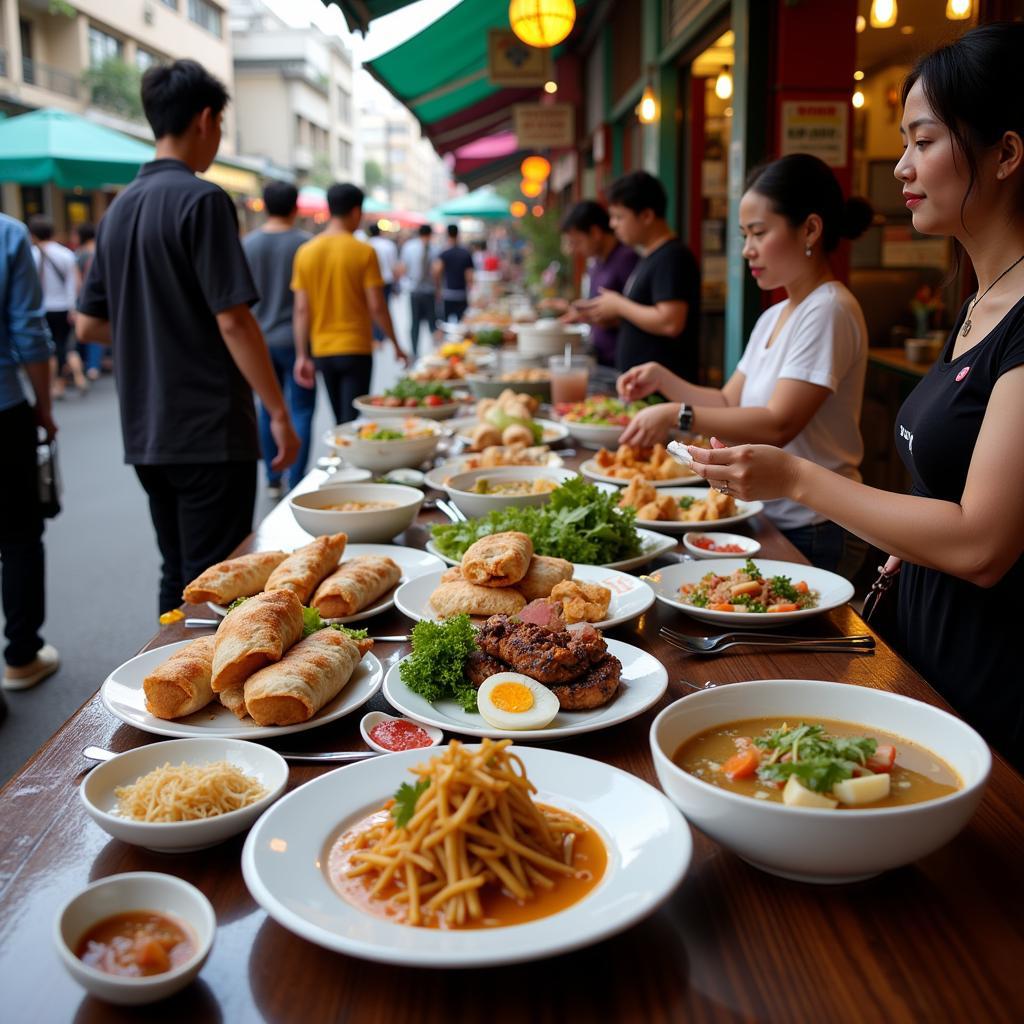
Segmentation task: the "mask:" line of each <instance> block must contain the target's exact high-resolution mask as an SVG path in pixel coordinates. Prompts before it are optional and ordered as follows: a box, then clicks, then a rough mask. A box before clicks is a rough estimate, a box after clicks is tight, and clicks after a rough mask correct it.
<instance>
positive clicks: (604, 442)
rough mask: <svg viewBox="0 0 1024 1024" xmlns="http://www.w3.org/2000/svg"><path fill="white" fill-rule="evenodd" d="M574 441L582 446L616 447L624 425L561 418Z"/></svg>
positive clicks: (595, 447) (594, 447)
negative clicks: (578, 421) (617, 425)
mask: <svg viewBox="0 0 1024 1024" xmlns="http://www.w3.org/2000/svg"><path fill="white" fill-rule="evenodd" d="M561 422H562V424H563V425H564V426H565V427H566V429H567V430H568V431H569V434H570V436H571V437H572V438H573V440H574V441H579V443H580V444H581V445H582V446H583V447H584V448H593V449H597V448H617V447H618V445H619V438H620V437H622V434H623V431H624V430H625V429H626V428H625V427H616V426H609V425H608V424H607V423H576V422H575V421H574V420H562V421H561Z"/></svg>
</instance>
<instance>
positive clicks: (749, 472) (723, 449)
mask: <svg viewBox="0 0 1024 1024" xmlns="http://www.w3.org/2000/svg"><path fill="white" fill-rule="evenodd" d="M653 408H657V406H654V407H653ZM687 450H688V451H689V453H690V454H691V455H692V456H693V467H692V468H693V471H694V473H696V474H697V475H698V476H701V477H703V478H704V479H705V480H707V482H708V483H709V484H710V485H711V486H712V487H715V488H717V489H718V490H721V491H727V492H728V493H729V494H732V495H733V496H734V497H737V498H741V499H743V500H745V501H755V500H758V499H767V498H793V497H794V491H795V489H796V483H797V477H798V475H799V472H800V464H801V461H802V460H800V459H798V458H796V457H795V456H793V455H790V454H789V453H788V452H785V451H783V450H782V449H781V448H775V447H774V446H772V445H768V444H743V445H739V446H738V447H735V448H730V447H728V446H726V445H724V444H722V442H721V441H719V440H718V438H716V437H713V438H711V448H698V447H696V446H695V445H688V446H687ZM723 484H724V485H725V486H724V487H723V486H722V485H723Z"/></svg>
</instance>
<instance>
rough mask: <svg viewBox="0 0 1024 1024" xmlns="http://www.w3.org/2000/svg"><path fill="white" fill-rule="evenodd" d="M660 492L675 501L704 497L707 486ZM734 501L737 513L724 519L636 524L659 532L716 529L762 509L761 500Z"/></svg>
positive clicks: (656, 521) (743, 519) (754, 514)
mask: <svg viewBox="0 0 1024 1024" xmlns="http://www.w3.org/2000/svg"><path fill="white" fill-rule="evenodd" d="M660 493H661V494H669V495H671V496H672V497H673V498H675V499H676V500H677V501H678V499H679V498H704V497H707V493H708V488H707V487H663V488H661V491H660ZM734 500H735V502H736V509H737V514H736V515H734V516H726V517H725V518H724V519H705V520H703V521H702V522H676V523H669V522H663V521H661V520H660V519H637V520H636V525H637V526H642V527H643V528H644V529H646V530H657V531H658V532H659V533H672V534H679V533H686V531H687V530H717V529H719V528H724V527H726V526H735V525H736V524H737V523H742V522H745V521H746V520H747V519H751V518H753V517H754V516H756V515H757V514H758V513H759V512H763V511H764V502H763V501H740V499H739V498H736V499H734Z"/></svg>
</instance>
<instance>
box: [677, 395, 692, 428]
mask: <svg viewBox="0 0 1024 1024" xmlns="http://www.w3.org/2000/svg"><path fill="white" fill-rule="evenodd" d="M692 427H693V406H692V405H687V404H686V403H685V402H680V403H679V429H680V430H682V431H683V432H684V433H689V432H690V429H691V428H692Z"/></svg>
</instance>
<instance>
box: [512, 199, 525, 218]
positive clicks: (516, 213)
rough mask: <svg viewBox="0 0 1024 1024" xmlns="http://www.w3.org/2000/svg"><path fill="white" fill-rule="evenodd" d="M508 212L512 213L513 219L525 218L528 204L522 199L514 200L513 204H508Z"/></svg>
mask: <svg viewBox="0 0 1024 1024" xmlns="http://www.w3.org/2000/svg"><path fill="white" fill-rule="evenodd" d="M508 212H509V213H511V214H512V216H513V217H517V218H518V217H525V216H526V203H524V202H523V201H522V199H513V200H512V202H511V203H509V204H508Z"/></svg>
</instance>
